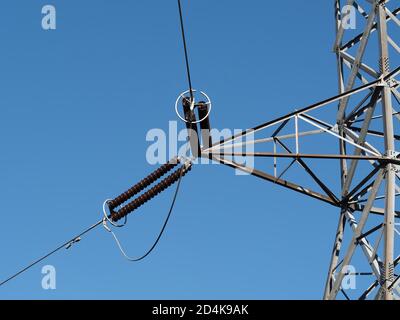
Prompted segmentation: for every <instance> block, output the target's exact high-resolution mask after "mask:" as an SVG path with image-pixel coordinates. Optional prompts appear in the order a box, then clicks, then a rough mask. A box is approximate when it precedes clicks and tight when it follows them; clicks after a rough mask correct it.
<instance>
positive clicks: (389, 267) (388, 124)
mask: <svg viewBox="0 0 400 320" xmlns="http://www.w3.org/2000/svg"><path fill="white" fill-rule="evenodd" d="M385 7H386V6H385V3H384V2H382V3H381V4H380V5H379V6H378V9H377V10H378V34H379V46H380V67H381V73H382V75H383V76H385V75H387V74H388V73H389V72H390V66H389V50H388V34H387V22H386V12H385ZM382 106H383V121H384V123H383V125H384V132H385V149H386V155H387V156H388V157H395V145H394V138H393V135H394V132H393V117H392V113H393V111H392V110H393V109H392V96H391V90H390V88H389V87H388V86H385V87H384V88H383V96H382ZM394 169H395V168H394V166H393V164H388V165H387V167H386V199H385V220H384V226H385V247H384V266H383V268H384V270H383V274H382V276H383V279H382V280H383V281H384V283H383V290H384V292H383V298H384V299H385V300H389V299H390V300H391V299H392V298H393V294H392V290H390V289H389V288H390V285H391V284H392V282H393V268H394V265H393V259H394V211H395V170H394Z"/></svg>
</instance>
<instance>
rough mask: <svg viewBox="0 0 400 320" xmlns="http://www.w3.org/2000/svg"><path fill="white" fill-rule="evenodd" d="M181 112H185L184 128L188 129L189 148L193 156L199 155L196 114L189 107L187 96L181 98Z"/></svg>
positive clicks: (189, 102)
mask: <svg viewBox="0 0 400 320" xmlns="http://www.w3.org/2000/svg"><path fill="white" fill-rule="evenodd" d="M182 106H183V112H184V114H185V120H186V129H187V131H188V136H189V142H190V149H191V151H192V155H193V157H194V158H198V157H199V156H200V155H201V150H200V140H199V133H198V129H197V122H196V121H197V120H196V114H195V113H194V111H193V110H192V109H191V100H190V99H189V98H187V97H185V98H183V99H182Z"/></svg>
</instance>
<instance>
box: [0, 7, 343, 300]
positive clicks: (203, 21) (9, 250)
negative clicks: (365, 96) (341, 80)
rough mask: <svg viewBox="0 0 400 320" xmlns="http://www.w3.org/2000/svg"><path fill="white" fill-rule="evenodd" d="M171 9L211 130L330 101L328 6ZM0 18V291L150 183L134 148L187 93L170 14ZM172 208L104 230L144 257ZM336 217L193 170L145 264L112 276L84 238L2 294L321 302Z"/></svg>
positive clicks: (258, 184)
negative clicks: (50, 26)
mask: <svg viewBox="0 0 400 320" xmlns="http://www.w3.org/2000/svg"><path fill="white" fill-rule="evenodd" d="M45 4H53V5H55V7H56V9H57V30H54V31H44V30H42V28H41V18H42V15H41V8H42V6H43V5H45ZM183 7H184V12H185V19H186V26H187V34H188V45H189V54H190V61H191V68H192V77H193V83H194V87H195V88H198V89H201V90H204V91H206V92H207V93H208V94H209V95H210V96H211V98H212V100H213V103H214V109H213V112H212V114H211V123H212V126H214V127H216V128H232V129H233V128H239V129H246V128H248V127H251V126H254V125H256V124H259V123H262V122H264V121H266V120H269V119H273V118H275V117H277V116H279V115H282V114H285V113H288V112H290V111H292V110H293V109H294V108H296V107H299V106H304V105H308V104H311V103H313V102H316V101H319V100H321V99H323V98H326V97H329V96H333V95H335V94H336V93H337V80H336V65H335V56H334V54H332V52H331V48H332V44H333V36H334V21H333V12H332V11H333V6H332V4H331V1H320V0H309V1H307V2H306V4H305V2H304V1H288V2H286V3H285V4H284V5H283V4H281V3H279V2H276V1H262V0H253V1H246V2H243V1H228V0H220V1H212V0H202V1H200V0H190V1H183ZM0 12H1V14H0V15H1V19H0V39H1V43H2V46H1V47H2V49H1V53H0V57H1V58H0V65H1V68H0V69H1V76H0V87H1V94H0V105H1V108H0V110H1V111H0V113H1V114H0V118H1V120H2V121H1V123H2V125H1V126H0V145H1V146H2V152H1V154H0V194H1V203H2V205H1V206H2V226H3V227H2V231H1V232H0V244H1V245H0V248H1V256H2V263H1V268H0V278H6V277H7V276H9V275H10V274H12V273H13V272H14V271H16V270H17V269H19V268H21V267H22V266H24V265H25V264H27V263H28V262H30V261H31V260H33V259H35V258H37V257H39V256H41V255H42V254H44V253H46V252H47V251H49V250H50V249H52V248H53V247H54V246H56V245H58V244H60V243H62V242H63V241H65V240H66V239H68V238H70V237H72V236H74V235H75V234H76V233H78V232H79V231H81V230H82V229H84V228H85V227H87V226H88V225H90V224H92V223H94V222H95V221H97V220H98V219H99V218H100V216H101V210H102V203H103V201H104V200H105V199H107V198H111V197H114V196H116V195H118V194H119V193H120V192H122V191H124V190H125V189H127V188H128V187H129V186H131V185H132V184H134V183H135V182H137V181H138V180H140V179H142V178H143V177H144V176H146V175H147V174H148V173H150V172H151V171H153V170H154V169H155V167H152V166H150V165H149V164H148V163H147V161H146V158H145V153H146V149H147V147H148V146H149V143H148V142H146V139H145V137H146V133H147V132H148V130H150V129H152V128H162V129H167V128H168V122H169V121H172V120H176V118H177V117H176V115H175V112H174V109H173V107H174V102H175V99H176V97H177V95H178V94H179V93H180V92H182V91H184V90H186V89H187V85H186V74H185V69H184V60H183V55H182V54H183V52H182V45H181V38H180V33H179V32H180V30H179V24H178V22H179V20H178V19H179V17H178V13H177V4H176V1H175V0H168V1H165V0H154V1H128V0H118V1H110V0H109V1H105V0H96V1H95V0H85V1H78V0H69V1H66V0H64V1H57V0H48V1H37V0H30V1H22V0H3V1H1V3H0ZM180 125H181V126H182V127H183V125H182V124H180ZM203 196H204V198H203ZM171 197H172V193H171V191H169V192H166V193H165V194H163V195H162V196H160V197H159V198H158V199H156V200H155V201H153V202H150V203H148V204H147V205H146V206H145V207H143V208H142V209H140V210H139V211H138V212H137V213H136V214H135V215H134V216H132V217H130V219H129V223H128V226H127V227H126V228H125V229H123V230H121V231H119V233H118V234H119V235H120V237H121V240H122V241H123V243H124V245H125V246H126V248H127V250H128V251H129V253H130V254H132V255H140V254H142V253H143V252H144V251H145V250H146V249H147V247H148V246H149V245H150V244H151V243H152V241H153V239H154V238H155V237H156V235H157V232H158V230H159V228H160V226H161V224H162V222H163V218H164V217H165V215H166V213H167V210H168V206H169V204H170V201H171ZM202 199H207V201H202ZM337 213H338V212H337V209H335V208H332V207H329V206H328V205H326V204H321V203H319V202H317V201H315V200H312V199H308V198H304V197H303V196H301V195H298V194H295V193H292V192H290V191H287V190H283V189H280V188H279V187H278V186H275V185H271V184H268V183H266V182H264V181H260V180H257V179H256V178H253V177H237V176H235V175H234V171H232V170H231V169H229V168H225V167H222V166H216V165H215V166H195V168H194V169H193V171H192V172H191V173H190V174H189V175H188V176H187V177H185V179H184V180H183V182H182V190H181V193H180V194H179V198H178V202H177V205H176V207H175V211H174V214H173V216H172V218H171V221H170V224H169V226H168V228H167V230H166V233H165V234H164V237H163V238H162V240H161V242H160V244H159V246H158V247H157V248H156V251H155V252H154V253H153V254H152V255H151V256H150V257H149V258H148V259H147V260H145V261H143V262H140V263H136V264H132V263H129V262H127V261H126V260H124V259H123V258H122V257H121V256H120V253H119V252H118V250H117V248H116V246H115V244H114V242H113V240H112V238H111V236H110V235H109V234H107V233H106V232H105V231H104V230H103V229H102V228H99V229H97V230H95V231H94V232H92V233H90V234H89V235H88V236H86V237H85V238H84V239H83V240H82V241H81V242H80V243H79V244H77V245H76V246H74V247H73V248H72V249H70V250H68V251H61V252H60V253H59V254H57V255H55V256H53V257H51V258H50V259H48V260H46V261H45V262H43V263H41V264H40V265H38V266H36V267H34V268H32V269H31V270H30V271H28V272H27V273H25V274H23V275H21V276H20V277H19V278H17V279H15V280H14V281H12V282H10V283H9V284H7V285H6V286H4V287H2V288H0V298H40V299H55V298H66V299H70V298H78V299H88V298H111V299H113V298H116V299H131V298H133V299H138V298H154V299H159V298H161V299H164V298H172V299H175V298H179V299H186V298H227V299H230V298H254V299H270V298H291V299H296V298H302V299H319V298H321V297H322V292H323V287H324V282H325V278H326V272H327V267H328V263H329V257H330V251H331V247H332V242H333V237H334V233H335V229H336V224H337ZM46 264H50V265H53V266H54V267H55V268H56V270H57V289H56V290H48V291H46V290H43V289H42V287H41V279H42V274H41V268H42V266H44V265H46Z"/></svg>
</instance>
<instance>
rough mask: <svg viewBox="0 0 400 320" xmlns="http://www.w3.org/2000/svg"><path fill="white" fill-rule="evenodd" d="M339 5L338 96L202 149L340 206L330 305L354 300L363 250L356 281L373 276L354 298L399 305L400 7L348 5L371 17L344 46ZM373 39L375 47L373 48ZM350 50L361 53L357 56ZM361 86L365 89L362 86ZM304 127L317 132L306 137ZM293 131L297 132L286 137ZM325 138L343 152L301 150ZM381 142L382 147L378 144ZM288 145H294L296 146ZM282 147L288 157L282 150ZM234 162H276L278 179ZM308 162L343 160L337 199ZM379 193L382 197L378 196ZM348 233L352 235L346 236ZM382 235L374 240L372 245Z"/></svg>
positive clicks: (369, 2)
mask: <svg viewBox="0 0 400 320" xmlns="http://www.w3.org/2000/svg"><path fill="white" fill-rule="evenodd" d="M333 2H334V6H335V23H336V37H335V42H334V52H335V54H336V58H337V70H338V85H339V94H338V95H337V96H334V97H332V98H329V99H326V100H324V101H321V102H318V103H316V104H313V105H310V106H308V107H305V108H302V109H300V110H297V111H294V112H292V113H290V114H287V115H285V116H282V117H280V118H278V119H275V120H272V121H268V122H265V123H263V124H261V125H259V126H256V127H254V128H252V129H248V130H246V131H243V132H242V133H240V134H237V135H234V136H232V137H230V138H228V139H224V140H221V141H219V142H217V143H214V144H213V145H212V146H211V147H209V148H203V149H202V150H201V156H202V157H206V158H210V159H213V160H214V161H216V162H219V163H221V164H224V165H227V166H230V167H232V168H235V169H239V170H242V171H244V172H247V173H249V174H251V175H254V176H256V177H259V178H262V179H264V180H267V181H270V182H273V183H275V184H278V185H280V186H283V187H285V188H288V189H291V190H294V191H296V192H300V193H302V194H305V195H307V196H310V197H312V198H315V199H318V200H320V201H323V202H325V203H328V204H331V205H333V206H335V207H338V208H340V212H339V221H338V225H337V229H336V234H335V239H334V244H333V250H332V255H331V260H330V264H329V269H328V276H327V280H326V285H325V290H324V299H327V300H329V299H336V298H338V294H339V293H343V295H344V297H345V298H346V299H350V296H354V293H353V292H346V291H345V290H344V288H343V285H342V280H343V278H344V277H345V276H347V275H348V273H346V272H347V271H346V266H347V265H349V264H350V263H357V261H355V260H354V259H353V256H354V254H355V252H356V251H357V250H360V252H362V255H364V256H365V258H366V261H367V264H368V265H369V266H370V269H371V270H370V272H357V273H356V274H355V276H357V277H359V276H372V277H373V279H372V280H371V285H370V286H368V287H367V288H364V289H359V290H358V291H357V292H356V293H357V298H358V299H366V298H370V297H373V298H375V299H385V300H391V299H399V297H400V276H399V275H398V274H397V273H396V271H395V270H396V267H397V265H398V264H399V262H400V255H399V253H400V252H399V251H400V250H399V249H398V248H395V243H396V242H395V237H396V233H395V219H396V218H399V217H400V212H398V211H396V206H395V200H396V197H397V196H398V195H399V194H400V187H399V186H398V185H397V184H396V179H399V178H400V174H399V173H398V168H399V165H400V156H399V153H398V152H396V145H395V144H396V142H397V141H400V136H399V135H395V130H394V120H395V121H400V114H399V112H397V111H396V110H394V101H397V103H398V104H400V102H399V100H400V93H399V91H398V88H399V86H400V81H399V80H397V79H396V77H398V76H399V75H400V66H397V67H396V68H393V69H391V68H390V60H389V58H390V57H389V52H390V50H391V49H390V48H392V49H393V51H394V52H395V54H400V45H399V44H397V43H396V42H395V40H394V39H393V38H392V37H390V35H389V31H388V24H389V23H391V25H392V27H395V28H400V19H399V18H398V17H399V15H400V8H393V9H389V7H390V6H391V5H393V7H394V6H395V4H394V3H393V2H395V1H393V2H391V3H390V5H389V2H390V1H387V0H348V1H347V2H346V5H351V6H354V7H355V8H356V9H357V11H358V13H359V14H360V17H361V19H365V28H364V30H362V32H361V31H360V33H359V34H358V35H357V36H356V37H354V38H352V39H350V40H347V41H346V42H345V40H344V39H345V37H346V34H347V33H346V30H345V28H344V27H343V23H342V21H343V17H342V14H341V12H342V10H341V9H342V3H341V0H333ZM364 8H365V9H364ZM366 8H368V9H366ZM374 35H375V37H376V38H377V44H378V45H377V46H376V45H375V46H374V45H373V42H372V41H373V39H372V38H373V36H374ZM370 47H372V48H375V49H376V48H378V55H379V70H376V69H374V68H373V67H371V66H370V65H369V64H368V63H367V59H365V57H366V55H367V54H368V52H369V48H370ZM351 50H353V51H355V53H354V54H351V53H350V51H351ZM372 50H373V49H372ZM371 79H372V80H371ZM357 81H359V82H361V85H357ZM332 107H334V108H336V110H337V117H336V121H335V123H334V124H331V123H329V121H327V120H323V119H320V118H319V117H316V116H315V115H313V113H314V112H316V111H319V112H321V110H322V112H323V111H324V110H325V109H323V108H332ZM377 112H378V115H376V113H377ZM377 120H381V121H382V123H381V126H382V128H377V129H376V128H373V126H374V124H376V123H377ZM292 124H293V126H291V125H292ZM356 124H360V126H357V125H356ZM301 125H306V126H309V127H312V128H313V129H312V130H306V131H300V129H299V128H300V126H301ZM288 128H292V129H293V131H292V132H289V133H287V132H285V133H283V130H288ZM267 129H269V130H273V133H272V134H271V135H268V136H267V137H262V138H259V139H254V140H252V141H245V142H243V141H239V142H238V140H239V139H242V138H244V137H247V136H248V135H250V134H262V133H263V132H265V131H266V130H267ZM320 135H329V136H331V137H333V138H335V139H337V141H338V143H339V152H338V153H332V154H321V153H305V152H301V148H302V143H301V140H302V139H304V138H305V137H313V136H320ZM377 139H378V141H379V142H376V141H377ZM285 141H292V146H291V147H290V146H289V145H288V144H287V143H286V142H285ZM266 143H270V144H272V147H273V149H272V152H265V151H263V152H256V151H255V152H246V151H242V150H239V151H236V150H237V148H242V147H243V146H246V145H249V144H252V145H254V146H257V145H260V144H266ZM278 148H280V149H282V150H283V151H282V152H278ZM236 156H244V157H257V158H263V157H265V158H273V161H274V165H273V166H274V168H273V173H272V174H269V173H267V172H265V171H262V170H257V169H255V168H250V167H247V166H245V165H242V164H239V163H237V162H236V161H235V160H234V158H235V157H236ZM284 158H290V159H292V161H291V162H290V164H289V165H288V166H287V167H285V169H284V170H283V171H282V172H281V173H280V174H278V170H277V165H278V162H279V161H278V160H280V159H284ZM309 159H320V160H326V161H328V160H330V161H339V162H340V181H341V193H340V194H335V192H334V190H333V188H331V187H329V186H328V184H326V183H325V182H323V181H322V179H321V178H320V177H319V175H318V174H317V173H316V172H315V171H314V170H312V169H311V167H310V166H309V165H308V164H307V163H306V161H308V160H309ZM361 163H367V164H368V165H372V167H371V171H370V172H369V173H368V174H367V175H366V174H365V172H364V173H362V171H361V170H359V167H360V165H361ZM295 166H297V167H298V168H301V169H302V170H304V171H305V172H306V173H307V174H308V175H309V176H310V177H311V178H312V181H313V182H314V183H315V185H316V187H317V188H319V189H320V190H321V192H318V191H315V190H313V189H311V188H309V187H304V186H301V185H300V184H297V183H295V182H292V181H289V180H286V179H284V178H283V176H284V175H285V174H286V173H287V171H288V170H289V169H290V170H291V169H292V168H293V167H295ZM381 186H382V187H381ZM381 189H383V191H381ZM379 192H383V195H378V193H379ZM377 201H382V202H383V206H382V205H381V207H379V206H378V207H377V206H375V202H377ZM372 217H374V219H375V220H376V219H380V223H379V224H378V225H377V226H376V227H373V228H370V229H369V230H364V229H365V228H366V227H367V225H368V222H372V221H375V220H372ZM347 227H348V229H349V232H346V233H345V229H346V228H347ZM376 235H377V237H376V239H372V238H373V237H374V236H376ZM346 239H347V249H346V250H345V251H344V250H342V249H343V248H342V247H343V244H344V243H345V240H346ZM371 239H372V240H371ZM396 249H397V250H396ZM399 273H400V272H399Z"/></svg>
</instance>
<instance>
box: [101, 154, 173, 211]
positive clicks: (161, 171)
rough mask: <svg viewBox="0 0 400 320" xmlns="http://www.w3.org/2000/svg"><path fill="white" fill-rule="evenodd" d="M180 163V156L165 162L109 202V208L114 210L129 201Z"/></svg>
mask: <svg viewBox="0 0 400 320" xmlns="http://www.w3.org/2000/svg"><path fill="white" fill-rule="evenodd" d="M178 164H179V159H178V158H174V159H172V160H170V161H169V162H167V163H166V164H163V165H162V166H161V167H160V168H158V169H157V170H156V171H154V172H153V173H151V174H150V175H148V176H147V177H146V178H144V179H143V180H142V181H140V182H139V183H137V184H135V185H134V186H133V187H132V188H130V189H129V190H127V191H125V192H124V193H122V194H120V195H119V196H118V197H116V198H115V199H113V200H110V201H109V202H108V207H109V209H110V210H113V209H115V208H117V207H118V206H120V205H121V204H123V203H124V202H126V201H128V200H129V199H130V198H132V197H133V196H135V195H137V194H138V193H139V192H141V191H143V190H144V189H146V188H147V187H148V186H149V185H151V184H152V183H154V182H156V181H157V180H158V179H160V178H161V177H162V176H164V175H165V174H167V173H168V172H169V171H171V170H172V169H173V168H175V167H176V166H177V165H178Z"/></svg>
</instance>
